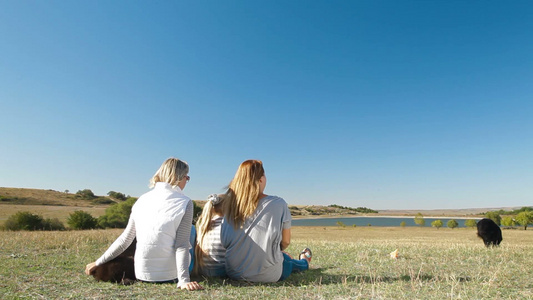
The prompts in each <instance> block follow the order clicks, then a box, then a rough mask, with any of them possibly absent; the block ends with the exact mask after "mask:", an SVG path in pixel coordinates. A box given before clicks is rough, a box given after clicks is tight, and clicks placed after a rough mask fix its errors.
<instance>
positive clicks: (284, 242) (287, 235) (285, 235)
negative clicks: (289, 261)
mask: <svg viewBox="0 0 533 300" xmlns="http://www.w3.org/2000/svg"><path fill="white" fill-rule="evenodd" d="M290 244H291V229H290V228H287V229H283V230H281V243H280V247H281V251H283V250H285V249H287V247H289V245H290Z"/></svg>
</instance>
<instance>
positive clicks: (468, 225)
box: [465, 219, 477, 228]
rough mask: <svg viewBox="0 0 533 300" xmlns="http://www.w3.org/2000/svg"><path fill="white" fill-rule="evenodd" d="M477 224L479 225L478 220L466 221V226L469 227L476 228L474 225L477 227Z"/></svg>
mask: <svg viewBox="0 0 533 300" xmlns="http://www.w3.org/2000/svg"><path fill="white" fill-rule="evenodd" d="M476 225H477V222H476V220H473V219H468V220H466V221H465V226H466V227H468V228H474V227H476Z"/></svg>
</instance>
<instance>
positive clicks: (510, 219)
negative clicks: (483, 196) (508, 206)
mask: <svg viewBox="0 0 533 300" xmlns="http://www.w3.org/2000/svg"><path fill="white" fill-rule="evenodd" d="M502 225H503V226H516V223H515V221H514V219H513V217H510V216H507V217H503V218H502Z"/></svg>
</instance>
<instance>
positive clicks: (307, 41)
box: [0, 0, 533, 209]
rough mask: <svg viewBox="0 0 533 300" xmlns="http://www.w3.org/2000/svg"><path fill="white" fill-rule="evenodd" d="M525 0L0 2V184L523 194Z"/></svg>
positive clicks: (528, 191) (359, 196) (365, 200)
mask: <svg viewBox="0 0 533 300" xmlns="http://www.w3.org/2000/svg"><path fill="white" fill-rule="evenodd" d="M532 16H533V1H427V0H421V1H396V0H392V1H371V0H368V1H356V0H354V1H309V0H306V1H218V0H217V1H129V0H128V1H108V0H105V1H79V0H75V1H62V0H61V1H25V0H17V1H15V0H4V1H0V129H1V131H0V143H1V146H0V186H3V187H21V188H39V189H54V190H58V191H64V190H69V191H70V192H76V191H77V190H81V189H91V190H92V191H93V192H94V193H95V194H97V195H105V194H107V193H108V192H109V191H117V192H122V193H124V194H126V195H131V196H140V195H141V194H142V193H144V192H146V191H148V190H149V188H148V181H149V179H150V177H151V176H152V175H153V174H154V172H155V171H156V170H157V169H158V167H159V165H160V164H161V163H162V162H163V161H164V160H165V159H166V158H168V157H172V156H173V157H178V158H180V159H183V160H185V161H187V162H188V163H189V164H190V176H191V181H190V182H189V184H188V185H187V187H186V189H185V193H186V194H187V195H189V196H190V197H191V198H192V199H196V200H202V199H206V197H207V196H208V195H209V194H211V193H220V192H223V191H224V187H225V186H226V185H227V184H228V183H229V181H230V180H231V178H232V177H233V175H234V174H235V171H236V170H237V167H238V165H239V164H240V163H241V162H242V161H244V160H246V159H260V160H262V161H263V162H264V166H265V170H266V174H267V178H268V185H267V188H266V193H267V194H273V195H278V196H281V197H283V198H284V199H285V200H286V201H287V202H288V203H289V204H299V205H305V204H318V205H329V204H339V205H344V206H351V207H359V206H364V207H369V208H373V209H437V208H473V207H508V206H526V205H527V206H529V205H533V184H532V183H533V17H532Z"/></svg>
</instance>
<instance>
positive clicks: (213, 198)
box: [207, 194, 222, 205]
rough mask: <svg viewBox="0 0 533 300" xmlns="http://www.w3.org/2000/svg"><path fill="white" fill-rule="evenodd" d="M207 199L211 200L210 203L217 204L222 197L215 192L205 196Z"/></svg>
mask: <svg viewBox="0 0 533 300" xmlns="http://www.w3.org/2000/svg"><path fill="white" fill-rule="evenodd" d="M207 201H211V204H213V205H217V204H219V203H220V201H222V198H221V197H219V196H218V195H217V194H211V195H209V196H208V197H207Z"/></svg>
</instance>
